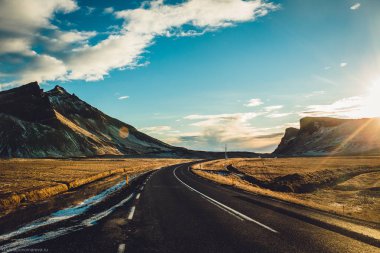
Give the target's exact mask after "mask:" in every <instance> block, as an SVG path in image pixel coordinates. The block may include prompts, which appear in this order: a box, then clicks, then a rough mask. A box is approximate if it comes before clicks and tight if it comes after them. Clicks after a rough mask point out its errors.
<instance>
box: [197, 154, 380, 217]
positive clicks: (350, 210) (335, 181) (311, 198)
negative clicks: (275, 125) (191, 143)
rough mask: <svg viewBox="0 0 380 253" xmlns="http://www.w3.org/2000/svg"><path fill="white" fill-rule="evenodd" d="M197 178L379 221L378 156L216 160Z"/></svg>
mask: <svg viewBox="0 0 380 253" xmlns="http://www.w3.org/2000/svg"><path fill="white" fill-rule="evenodd" d="M192 171H193V172H194V173H196V174H198V175H199V176H202V177H205V178H207V179H209V180H213V181H216V182H218V183H221V184H224V185H230V186H233V187H237V188H240V189H243V190H246V191H249V192H254V193H258V194H263V195H267V196H270V197H273V198H277V199H280V200H284V201H288V202H292V203H296V204H300V205H304V206H308V207H312V208H317V209H321V210H324V211H329V212H333V213H338V214H343V215H346V216H350V217H354V218H358V219H362V220H366V221H371V222H376V223H380V212H379V210H380V157H329V158H326V157H319V158H264V159H240V158H236V159H227V160H214V161H209V162H205V163H202V164H201V165H200V164H196V165H193V166H192Z"/></svg>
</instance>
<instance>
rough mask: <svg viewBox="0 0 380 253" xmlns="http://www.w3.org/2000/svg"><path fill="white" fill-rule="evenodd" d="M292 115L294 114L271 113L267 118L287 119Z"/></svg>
mask: <svg viewBox="0 0 380 253" xmlns="http://www.w3.org/2000/svg"><path fill="white" fill-rule="evenodd" d="M292 114H293V113H291V112H284V113H271V114H268V115H266V116H265V117H267V118H271V119H275V118H283V117H287V116H289V115H292Z"/></svg>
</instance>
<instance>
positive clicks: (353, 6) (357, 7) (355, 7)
mask: <svg viewBox="0 0 380 253" xmlns="http://www.w3.org/2000/svg"><path fill="white" fill-rule="evenodd" d="M360 5H361V4H360V3H356V4H354V5H352V6H351V7H350V9H351V10H353V11H354V10H357V9H359V8H360Z"/></svg>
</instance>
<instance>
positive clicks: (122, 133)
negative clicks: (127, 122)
mask: <svg viewBox="0 0 380 253" xmlns="http://www.w3.org/2000/svg"><path fill="white" fill-rule="evenodd" d="M128 135H129V130H128V128H127V127H124V126H123V127H121V128H120V129H119V136H120V137H121V138H123V139H125V138H128Z"/></svg>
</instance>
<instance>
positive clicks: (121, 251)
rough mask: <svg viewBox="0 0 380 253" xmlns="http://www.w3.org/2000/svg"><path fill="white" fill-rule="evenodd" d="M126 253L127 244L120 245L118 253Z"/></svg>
mask: <svg viewBox="0 0 380 253" xmlns="http://www.w3.org/2000/svg"><path fill="white" fill-rule="evenodd" d="M124 252H125V244H124V243H122V244H119V248H118V249H117V253H124Z"/></svg>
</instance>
